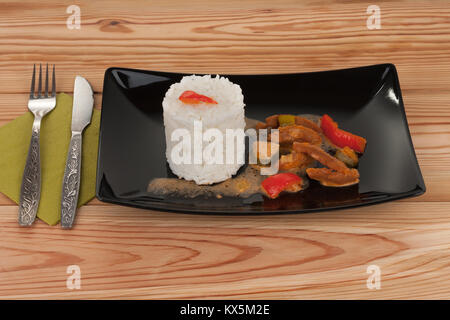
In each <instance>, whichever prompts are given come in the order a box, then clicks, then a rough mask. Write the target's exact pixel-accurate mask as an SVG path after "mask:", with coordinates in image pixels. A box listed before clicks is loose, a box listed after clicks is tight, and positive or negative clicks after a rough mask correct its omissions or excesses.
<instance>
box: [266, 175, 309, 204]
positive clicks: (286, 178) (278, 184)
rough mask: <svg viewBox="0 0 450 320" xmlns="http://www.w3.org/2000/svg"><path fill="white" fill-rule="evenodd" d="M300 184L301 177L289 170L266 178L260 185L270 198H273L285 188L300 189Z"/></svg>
mask: <svg viewBox="0 0 450 320" xmlns="http://www.w3.org/2000/svg"><path fill="white" fill-rule="evenodd" d="M301 184H302V178H300V177H299V176H297V175H296V174H293V173H290V172H283V173H278V174H276V175H273V176H270V177H268V178H266V179H265V180H264V181H263V182H262V183H261V186H262V188H263V189H264V191H265V192H266V193H267V195H268V196H269V197H270V198H272V199H275V198H276V197H278V195H279V194H280V193H281V192H282V191H285V190H287V189H301V187H300V186H301ZM293 187H299V188H293Z"/></svg>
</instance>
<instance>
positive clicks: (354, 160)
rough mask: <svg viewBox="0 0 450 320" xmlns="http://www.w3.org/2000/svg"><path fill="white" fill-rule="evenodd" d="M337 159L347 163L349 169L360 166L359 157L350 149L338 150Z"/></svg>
mask: <svg viewBox="0 0 450 320" xmlns="http://www.w3.org/2000/svg"><path fill="white" fill-rule="evenodd" d="M335 157H336V158H337V159H339V160H341V161H342V162H343V163H345V164H346V165H347V167H350V168H354V167H356V166H357V165H358V156H357V155H356V153H355V151H353V150H352V149H351V148H349V147H344V148H342V149H338V150H337V151H336V154H335Z"/></svg>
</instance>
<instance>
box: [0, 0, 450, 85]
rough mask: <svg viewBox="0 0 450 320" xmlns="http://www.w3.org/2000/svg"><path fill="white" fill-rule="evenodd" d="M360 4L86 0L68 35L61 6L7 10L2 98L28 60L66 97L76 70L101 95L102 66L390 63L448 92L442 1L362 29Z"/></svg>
mask: <svg viewBox="0 0 450 320" xmlns="http://www.w3.org/2000/svg"><path fill="white" fill-rule="evenodd" d="M225 3H226V5H224V4H225ZM367 6H368V4H367V3H361V2H356V3H333V4H330V5H324V4H323V3H322V2H321V1H309V2H308V3H302V2H299V1H289V2H277V5H276V6H274V5H273V4H270V3H268V2H258V3H256V2H253V1H249V2H247V1H226V2H223V1H218V2H214V1H213V2H208V6H207V7H205V5H204V2H198V1H197V2H194V3H190V4H189V6H186V5H185V2H184V1H181V0H178V1H170V2H167V3H166V2H159V1H158V2H153V1H152V3H151V4H148V3H147V4H146V5H144V2H141V1H131V2H129V4H128V2H127V6H126V7H124V5H123V3H121V2H119V1H113V2H111V3H109V4H108V6H107V7H108V8H106V6H104V5H103V4H101V3H99V2H94V1H86V0H85V1H81V2H80V7H81V10H82V24H81V29H80V30H70V29H68V28H67V27H66V25H65V20H66V19H67V17H68V14H66V13H65V8H66V7H65V6H64V5H63V4H59V5H54V3H50V2H48V3H45V2H44V3H42V4H40V5H39V6H36V5H35V3H33V2H23V3H22V2H21V3H10V4H9V3H7V4H5V5H4V6H3V10H2V12H1V13H0V14H1V21H0V27H1V28H2V33H1V34H0V50H1V52H2V59H1V61H0V74H2V77H1V79H0V92H1V93H4V92H26V91H27V90H28V89H27V88H28V87H29V78H30V73H31V64H32V63H34V62H37V63H39V62H50V63H56V64H57V71H58V77H59V76H61V75H64V76H63V77H62V78H61V79H60V78H58V79H59V81H58V89H59V90H60V91H67V92H69V91H71V90H72V86H73V83H72V81H71V79H73V77H74V76H75V75H76V74H77V73H78V72H79V71H80V70H83V74H84V75H85V76H86V77H87V78H88V79H90V81H91V82H92V84H93V87H94V89H95V91H97V92H98V91H101V90H102V80H103V73H104V70H105V69H106V68H108V67H110V66H122V67H133V68H142V69H153V70H162V71H183V72H190V73H192V72H197V73H199V72H205V73H277V72H305V71H316V70H327V69H338V68H345V67H355V66H360V65H369V64H376V63H386V62H390V63H394V64H396V65H397V67H398V69H399V73H400V76H401V78H402V85H403V86H404V87H406V88H411V89H412V88H414V89H443V90H448V85H449V74H450V60H449V59H448V57H449V54H450V43H449V42H448V41H446V40H447V39H448V37H449V36H450V24H449V23H448V20H447V18H446V17H447V16H448V15H449V14H450V7H449V6H448V2H447V1H433V3H432V4H430V2H428V1H404V2H403V1H402V2H393V3H392V2H383V4H382V5H381V10H382V11H381V14H382V28H381V29H379V30H368V29H367V27H366V20H367V18H368V14H367V13H366V9H367ZM424 17H426V19H424ZM24 18H26V19H24ZM44 43H45V45H43V44H44Z"/></svg>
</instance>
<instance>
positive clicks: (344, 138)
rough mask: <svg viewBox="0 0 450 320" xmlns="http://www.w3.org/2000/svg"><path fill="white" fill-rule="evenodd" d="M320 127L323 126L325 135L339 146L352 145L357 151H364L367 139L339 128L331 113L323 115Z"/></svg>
mask: <svg viewBox="0 0 450 320" xmlns="http://www.w3.org/2000/svg"><path fill="white" fill-rule="evenodd" d="M320 127H321V128H322V131H323V133H324V134H325V136H326V137H327V138H328V139H330V141H331V142H332V143H334V144H335V145H337V146H338V147H340V148H344V147H350V148H352V149H353V150H355V151H356V152H359V153H363V152H364V149H365V147H366V139H364V138H363V137H360V136H357V135H355V134H353V133H350V132H347V131H344V130H342V129H339V128H338V125H337V123H336V122H334V121H333V119H331V117H330V116H329V115H327V114H325V115H323V117H322V120H321V125H320Z"/></svg>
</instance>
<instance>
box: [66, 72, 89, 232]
mask: <svg viewBox="0 0 450 320" xmlns="http://www.w3.org/2000/svg"><path fill="white" fill-rule="evenodd" d="M73 91H74V94H73V110H72V138H71V139H70V144H69V151H68V154H67V161H66V168H65V170H64V178H63V187H62V197H61V227H62V228H63V229H70V228H72V225H73V221H74V219H75V214H76V209H77V202H78V193H79V191H80V177H81V151H82V147H81V145H82V143H81V142H82V134H83V130H84V128H86V126H87V125H88V124H89V123H90V122H91V117H92V108H93V106H94V93H93V91H92V88H91V86H90V84H89V82H88V81H87V80H86V79H85V78H83V77H81V76H76V77H75V86H74V90H73Z"/></svg>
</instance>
